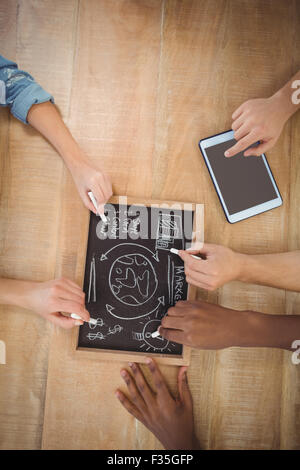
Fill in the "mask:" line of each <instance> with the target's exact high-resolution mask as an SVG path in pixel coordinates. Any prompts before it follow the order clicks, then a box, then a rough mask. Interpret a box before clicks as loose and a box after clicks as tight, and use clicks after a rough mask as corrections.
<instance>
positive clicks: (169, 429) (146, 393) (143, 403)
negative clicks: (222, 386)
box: [116, 359, 199, 450]
mask: <svg viewBox="0 0 300 470" xmlns="http://www.w3.org/2000/svg"><path fill="white" fill-rule="evenodd" d="M147 364H148V367H149V369H150V373H151V377H152V379H153V382H154V386H155V392H154V391H152V389H151V387H150V386H149V384H148V383H147V381H146V379H145V377H144V374H143V373H142V371H141V368H140V366H139V365H138V364H135V363H133V364H131V363H130V364H129V366H130V368H131V372H132V374H130V373H129V372H128V371H127V370H126V369H122V370H121V376H122V378H123V379H124V381H125V383H126V385H127V389H128V393H129V397H130V398H127V397H126V396H125V394H124V393H123V392H121V391H120V390H117V391H116V397H117V398H118V399H119V401H120V402H121V403H122V405H123V406H124V408H126V410H127V411H128V412H129V413H130V414H132V415H133V416H134V417H135V418H136V419H138V420H139V421H141V423H143V424H144V426H146V427H147V428H148V429H149V431H151V432H152V433H153V434H154V435H155V436H156V437H157V439H159V440H160V442H161V443H162V444H163V446H164V447H165V449H169V450H172V449H176V450H179V449H182V450H191V449H199V443H198V441H197V438H196V436H195V431H194V418H193V401H192V396H191V392H190V389H189V386H188V381H187V375H186V370H187V368H186V367H181V368H180V370H179V373H178V390H179V396H178V397H177V398H173V396H172V395H171V393H170V392H169V390H168V387H167V385H166V382H165V380H164V378H163V376H162V374H161V372H160V370H159V368H158V367H157V365H156V363H155V362H154V361H153V360H152V359H148V362H147Z"/></svg>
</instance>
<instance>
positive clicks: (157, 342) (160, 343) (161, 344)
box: [142, 320, 169, 351]
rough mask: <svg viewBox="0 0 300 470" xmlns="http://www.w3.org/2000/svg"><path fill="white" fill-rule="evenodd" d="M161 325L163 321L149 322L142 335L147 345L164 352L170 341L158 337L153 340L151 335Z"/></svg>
mask: <svg viewBox="0 0 300 470" xmlns="http://www.w3.org/2000/svg"><path fill="white" fill-rule="evenodd" d="M160 324H161V320H150V321H148V323H146V324H145V326H144V329H143V333H142V334H143V338H144V341H145V343H147V344H148V346H150V347H151V348H154V349H159V350H161V351H162V350H163V349H165V348H166V347H167V346H168V344H169V341H168V340H167V339H164V338H162V337H161V336H158V337H157V338H152V336H151V334H152V333H154V331H156V330H157V328H158V327H159V325H160Z"/></svg>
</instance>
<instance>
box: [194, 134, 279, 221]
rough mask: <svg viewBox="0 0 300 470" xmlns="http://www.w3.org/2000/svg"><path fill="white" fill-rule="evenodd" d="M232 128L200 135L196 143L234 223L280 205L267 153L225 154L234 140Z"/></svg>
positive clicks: (225, 209) (225, 210)
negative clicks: (202, 137)
mask: <svg viewBox="0 0 300 470" xmlns="http://www.w3.org/2000/svg"><path fill="white" fill-rule="evenodd" d="M233 135H234V132H233V131H232V130H230V131H227V132H223V133H221V134H217V135H214V136H212V137H208V138H207V139H202V140H200V142H199V147H200V150H201V153H202V155H203V158H204V161H205V163H206V166H207V168H208V171H209V174H210V176H211V179H212V181H213V184H214V186H215V188H216V191H217V194H218V196H219V199H220V202H221V204H222V207H223V210H224V212H225V215H226V218H227V220H228V222H230V223H232V224H233V223H235V222H239V221H240V220H243V219H247V218H248V217H252V216H254V215H257V214H260V213H261V212H266V211H269V210H270V209H274V208H275V207H278V206H281V204H282V199H281V196H280V193H279V190H278V188H277V185H276V183H275V180H274V177H273V175H272V172H271V169H270V167H269V165H268V162H267V159H266V156H265V155H264V154H263V155H261V156H260V157H255V156H252V157H244V155H243V152H240V153H238V154H237V155H235V156H234V157H230V158H228V157H225V156H224V152H225V151H226V150H227V149H229V148H230V147H232V146H233V145H234V144H235V143H236V140H235V139H234V136H233Z"/></svg>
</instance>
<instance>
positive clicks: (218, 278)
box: [178, 243, 246, 291]
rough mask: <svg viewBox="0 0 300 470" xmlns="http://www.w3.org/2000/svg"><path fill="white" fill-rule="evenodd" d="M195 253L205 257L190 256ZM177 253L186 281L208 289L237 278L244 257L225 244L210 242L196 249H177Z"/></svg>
mask: <svg viewBox="0 0 300 470" xmlns="http://www.w3.org/2000/svg"><path fill="white" fill-rule="evenodd" d="M197 254H200V255H202V256H203V257H204V258H205V259H202V258H200V257H199V259H195V258H193V257H192V256H191V255H197ZM178 255H179V256H180V258H181V259H182V260H183V261H184V271H185V276H186V281H187V282H188V283H189V284H192V285H194V286H197V287H201V288H202V289H206V290H209V291H211V290H214V289H217V288H218V287H221V286H222V285H223V284H225V283H226V282H230V281H233V280H236V279H238V278H239V276H240V274H241V270H242V267H243V264H244V258H245V257H246V255H243V254H241V253H237V252H235V251H233V250H231V249H230V248H227V247H226V246H222V245H213V244H210V243H205V244H203V247H202V248H201V249H198V250H185V251H184V250H179V252H178Z"/></svg>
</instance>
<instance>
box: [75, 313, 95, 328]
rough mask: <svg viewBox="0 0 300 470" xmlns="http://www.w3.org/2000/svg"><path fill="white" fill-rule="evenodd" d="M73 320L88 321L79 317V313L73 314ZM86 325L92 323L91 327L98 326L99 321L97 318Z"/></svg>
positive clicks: (91, 319)
mask: <svg viewBox="0 0 300 470" xmlns="http://www.w3.org/2000/svg"><path fill="white" fill-rule="evenodd" d="M71 318H74V320H82V321H86V320H84V319H83V318H81V317H80V316H79V315H77V313H71ZM86 323H90V324H91V325H97V320H96V318H90V320H89V321H88V322H86Z"/></svg>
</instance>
